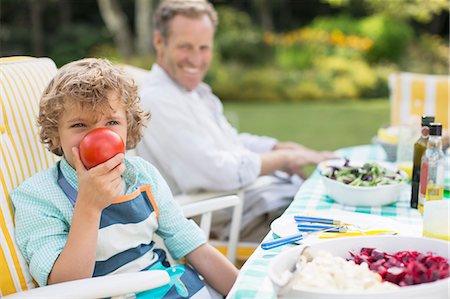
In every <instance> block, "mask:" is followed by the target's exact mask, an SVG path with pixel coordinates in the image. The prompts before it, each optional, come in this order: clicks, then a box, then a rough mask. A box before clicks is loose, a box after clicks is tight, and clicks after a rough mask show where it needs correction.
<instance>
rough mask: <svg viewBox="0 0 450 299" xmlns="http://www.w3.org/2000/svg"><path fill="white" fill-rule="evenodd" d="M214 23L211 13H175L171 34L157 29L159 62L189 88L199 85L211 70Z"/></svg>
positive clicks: (182, 84) (156, 46)
mask: <svg viewBox="0 0 450 299" xmlns="http://www.w3.org/2000/svg"><path fill="white" fill-rule="evenodd" d="M213 39H214V26H213V24H212V22H211V20H210V19H209V18H208V16H206V15H204V16H202V17H200V18H189V17H185V16H183V15H177V16H175V17H174V18H173V19H172V20H171V22H170V29H169V36H168V38H167V39H165V38H163V37H162V35H161V34H160V33H159V32H155V36H154V45H155V48H156V50H157V52H158V59H157V62H158V64H159V65H160V66H161V67H162V68H163V69H164V70H165V71H166V72H167V73H168V74H169V76H170V77H172V79H173V80H175V81H176V82H177V83H178V84H180V85H181V86H182V87H184V88H185V89H186V90H188V91H191V90H193V89H195V88H196V87H197V86H198V85H199V84H200V82H202V80H203V77H204V76H205V74H206V72H207V71H208V67H209V64H210V63H211V59H212V49H213Z"/></svg>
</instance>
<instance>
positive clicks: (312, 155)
mask: <svg viewBox="0 0 450 299" xmlns="http://www.w3.org/2000/svg"><path fill="white" fill-rule="evenodd" d="M333 158H336V156H335V155H334V153H332V152H329V151H315V150H312V149H309V148H307V147H305V146H303V145H301V144H298V143H295V142H284V143H278V144H277V145H275V146H274V148H273V150H272V151H271V152H268V153H264V154H261V163H262V165H261V175H266V174H269V173H272V172H274V171H276V170H281V171H284V172H286V173H288V174H290V175H293V174H297V175H299V176H300V177H302V178H305V173H304V171H303V167H305V166H307V165H313V164H318V163H320V162H322V161H324V160H328V159H333Z"/></svg>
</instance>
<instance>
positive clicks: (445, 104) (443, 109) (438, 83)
mask: <svg viewBox="0 0 450 299" xmlns="http://www.w3.org/2000/svg"><path fill="white" fill-rule="evenodd" d="M449 84H450V77H449V76H445V75H426V74H415V73H395V74H392V75H390V76H389V89H390V101H391V125H393V126H396V125H408V124H410V123H411V118H412V117H413V118H416V119H417V120H418V122H419V123H420V117H421V116H422V115H434V116H435V117H436V122H440V123H442V125H443V127H445V128H447V129H448V124H449Z"/></svg>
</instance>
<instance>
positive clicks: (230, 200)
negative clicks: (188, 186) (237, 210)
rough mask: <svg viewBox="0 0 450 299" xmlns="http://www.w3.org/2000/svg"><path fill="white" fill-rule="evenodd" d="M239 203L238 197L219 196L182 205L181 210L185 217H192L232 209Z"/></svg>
mask: <svg viewBox="0 0 450 299" xmlns="http://www.w3.org/2000/svg"><path fill="white" fill-rule="evenodd" d="M239 203H240V199H239V197H237V196H236V195H228V196H220V197H216V198H210V199H204V200H200V201H194V202H191V203H187V204H185V205H183V206H182V207H181V208H182V210H183V214H184V216H185V217H187V218H189V217H193V216H197V215H202V214H204V213H207V212H213V211H217V210H222V209H225V208H229V207H234V206H236V205H238V204H239Z"/></svg>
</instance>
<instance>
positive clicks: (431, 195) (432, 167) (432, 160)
mask: <svg viewBox="0 0 450 299" xmlns="http://www.w3.org/2000/svg"><path fill="white" fill-rule="evenodd" d="M420 169H421V171H420V191H419V206H418V208H419V212H420V213H423V208H424V204H425V201H428V200H442V199H443V197H444V174H445V156H444V152H443V151H442V124H440V123H431V124H430V137H429V140H428V144H427V149H426V150H425V153H424V155H423V157H422V160H421V168H420Z"/></svg>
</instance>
